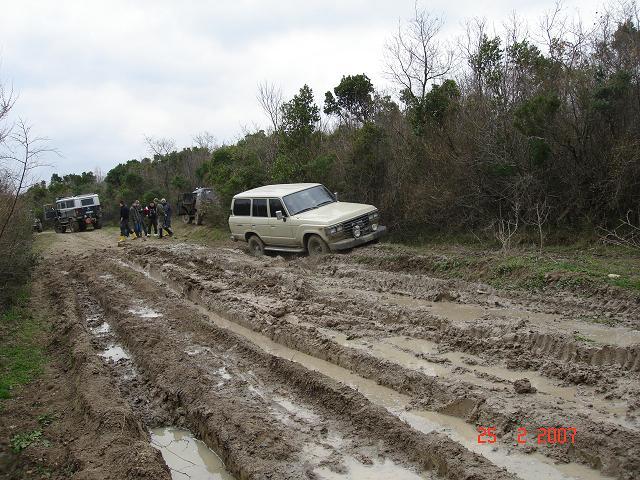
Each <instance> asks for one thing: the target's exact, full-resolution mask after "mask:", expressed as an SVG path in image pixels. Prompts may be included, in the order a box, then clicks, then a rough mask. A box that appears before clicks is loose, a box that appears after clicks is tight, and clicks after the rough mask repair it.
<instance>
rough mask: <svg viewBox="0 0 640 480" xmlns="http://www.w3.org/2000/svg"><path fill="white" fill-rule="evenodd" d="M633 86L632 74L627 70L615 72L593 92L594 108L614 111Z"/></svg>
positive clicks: (601, 110)
mask: <svg viewBox="0 0 640 480" xmlns="http://www.w3.org/2000/svg"><path fill="white" fill-rule="evenodd" d="M630 87H631V75H630V74H629V72H626V71H619V72H616V73H614V74H613V75H612V76H611V77H609V78H608V79H606V80H605V81H602V82H600V84H599V85H598V86H597V87H596V89H595V90H594V92H593V103H592V106H593V109H594V110H597V111H600V112H603V113H612V112H613V111H614V110H615V109H616V107H617V102H619V101H622V100H623V99H624V98H625V96H626V94H627V93H628V91H629V88H630Z"/></svg>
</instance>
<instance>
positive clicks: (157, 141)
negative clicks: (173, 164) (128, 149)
mask: <svg viewBox="0 0 640 480" xmlns="http://www.w3.org/2000/svg"><path fill="white" fill-rule="evenodd" d="M144 141H145V143H146V144H147V148H148V149H149V153H151V154H152V155H158V156H164V155H169V154H170V153H171V152H173V151H175V149H176V141H175V140H174V139H173V138H168V137H154V136H151V135H145V137H144Z"/></svg>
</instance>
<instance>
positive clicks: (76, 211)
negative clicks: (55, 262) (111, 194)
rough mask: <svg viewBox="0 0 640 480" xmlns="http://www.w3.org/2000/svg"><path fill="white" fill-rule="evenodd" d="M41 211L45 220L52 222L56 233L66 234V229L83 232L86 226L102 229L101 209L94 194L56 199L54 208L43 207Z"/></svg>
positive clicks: (52, 206)
mask: <svg viewBox="0 0 640 480" xmlns="http://www.w3.org/2000/svg"><path fill="white" fill-rule="evenodd" d="M43 209H44V216H45V220H50V221H52V222H53V228H54V230H55V231H56V232H57V233H64V232H66V231H67V228H68V229H69V230H71V231H72V232H77V231H84V230H86V229H87V225H92V226H93V228H94V229H98V228H102V221H101V219H102V207H101V206H100V198H99V197H98V195H96V194H95V193H89V194H86V195H76V196H74V197H65V198H58V199H57V200H56V203H55V206H54V205H44V206H43Z"/></svg>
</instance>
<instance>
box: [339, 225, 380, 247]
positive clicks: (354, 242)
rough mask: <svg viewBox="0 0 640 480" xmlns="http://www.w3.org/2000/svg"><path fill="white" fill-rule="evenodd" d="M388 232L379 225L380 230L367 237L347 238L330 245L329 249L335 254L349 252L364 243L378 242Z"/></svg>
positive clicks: (368, 234)
mask: <svg viewBox="0 0 640 480" xmlns="http://www.w3.org/2000/svg"><path fill="white" fill-rule="evenodd" d="M386 232H387V227H385V226H384V225H378V229H377V230H376V231H375V232H371V233H367V234H366V235H363V236H361V237H359V238H346V239H344V240H339V241H337V242H332V243H330V244H329V248H330V249H331V250H332V251H334V252H335V251H338V250H347V249H349V248H353V247H357V246H358V245H362V244H364V243H369V242H373V241H374V240H377V239H379V238H380V237H381V236H383V235H384V234H385V233H386Z"/></svg>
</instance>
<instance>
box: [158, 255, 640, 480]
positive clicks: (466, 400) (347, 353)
mask: <svg viewBox="0 0 640 480" xmlns="http://www.w3.org/2000/svg"><path fill="white" fill-rule="evenodd" d="M146 268H147V270H148V271H149V269H151V273H152V274H155V275H158V276H161V277H162V279H163V280H165V281H167V282H169V283H170V284H172V285H174V287H176V288H177V289H179V291H181V292H182V293H183V294H184V295H185V296H186V297H187V298H189V299H190V300H192V301H193V302H194V303H196V304H200V305H203V306H205V307H206V308H207V309H209V310H211V311H215V312H216V313H217V314H219V315H222V316H225V317H227V318H229V319H230V320H232V321H234V322H236V323H238V324H240V325H243V326H245V327H246V328H249V329H252V330H254V331H257V332H260V333H262V334H264V335H266V336H268V337H270V338H271V339H272V340H275V341H277V342H278V343H281V344H283V345H286V346H288V347H291V348H294V349H297V350H299V351H302V352H304V353H307V354H309V355H312V356H315V357H317V358H321V359H323V360H326V361H329V362H332V363H334V364H336V365H339V366H342V367H344V368H348V369H351V370H353V371H356V372H357V373H358V374H360V375H362V376H363V377H365V378H369V379H373V380H375V381H377V382H378V383H380V384H382V385H385V386H387V387H390V388H392V389H394V390H396V391H399V392H401V393H407V394H410V395H412V396H414V397H415V398H417V399H418V400H419V401H420V404H421V405H422V406H426V407H428V408H430V409H433V410H436V411H440V412H443V413H448V414H453V415H456V416H460V417H461V418H463V419H465V420H466V421H468V422H470V423H482V424H491V425H497V426H498V428H499V431H500V432H501V433H502V434H503V435H505V438H511V439H512V440H515V438H514V437H515V432H514V431H513V430H514V425H521V426H525V425H526V426H528V427H532V429H533V430H535V426H541V425H567V424H569V423H571V425H572V426H576V427H577V428H578V429H579V431H580V435H581V442H580V446H579V447H578V446H575V445H574V446H571V445H568V446H566V447H563V448H562V449H560V448H559V449H555V450H545V451H544V452H543V453H545V454H547V455H550V456H552V457H554V458H557V459H561V460H563V461H569V460H577V461H580V462H583V463H587V464H588V465H590V466H591V467H592V468H598V469H602V471H603V472H605V473H608V474H616V475H618V476H620V478H627V477H626V475H628V474H629V472H633V471H635V469H636V468H638V465H637V464H636V462H637V461H636V458H637V456H636V455H637V454H639V452H640V451H638V449H637V447H631V450H630V446H637V445H638V441H639V440H640V436H639V434H638V432H633V431H629V430H627V429H624V428H621V427H618V426H616V425H610V424H603V423H600V422H594V421H591V420H590V419H588V418H580V417H578V416H576V415H572V416H571V417H567V416H563V415H561V414H559V413H557V412H553V411H552V410H553V408H550V409H549V410H550V411H545V410H542V411H540V409H537V410H531V409H528V408H527V407H526V406H524V405H523V406H521V407H520V408H519V409H517V410H515V411H514V410H512V409H508V408H506V406H505V405H504V404H503V403H500V402H499V401H496V400H495V399H494V398H493V397H494V395H492V393H491V392H487V391H483V390H482V389H481V388H479V387H476V386H469V385H465V384H464V383H462V382H447V381H446V380H444V379H442V378H437V377H430V376H426V375H424V374H421V373H419V372H415V371H411V370H407V369H405V368H403V367H402V366H400V365H397V364H395V363H392V362H388V361H381V360H380V359H377V358H375V357H372V356H371V355H369V354H367V353H366V352H362V351H360V350H357V349H352V348H348V347H344V346H342V345H338V344H336V343H335V342H332V341H329V340H327V339H326V338H323V337H322V336H321V335H319V334H318V333H317V332H316V331H315V329H314V328H306V327H297V326H294V325H291V324H290V323H288V322H286V321H284V320H282V319H279V318H274V317H273V316H269V317H265V318H263V317H264V314H262V313H261V312H259V311H255V310H254V311H252V312H251V314H250V315H247V314H244V313H238V312H242V311H244V310H247V307H246V306H244V307H243V308H242V309H240V308H236V309H234V308H233V305H228V304H226V305H224V306H222V307H221V305H220V299H219V298H218V297H219V296H217V294H216V293H210V292H209V291H208V290H207V288H206V284H203V283H201V282H198V281H197V280H194V279H193V278H192V277H190V276H189V274H184V273H181V272H180V271H179V270H178V268H177V267H174V266H170V265H164V266H163V267H161V268H160V266H159V264H158V265H157V266H156V264H152V263H149V264H146ZM572 413H575V412H572ZM603 431H608V432H610V433H611V434H612V435H611V436H609V438H606V439H605V440H603V433H602V432H603ZM512 436H513V437H512ZM628 478H631V477H628Z"/></svg>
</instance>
